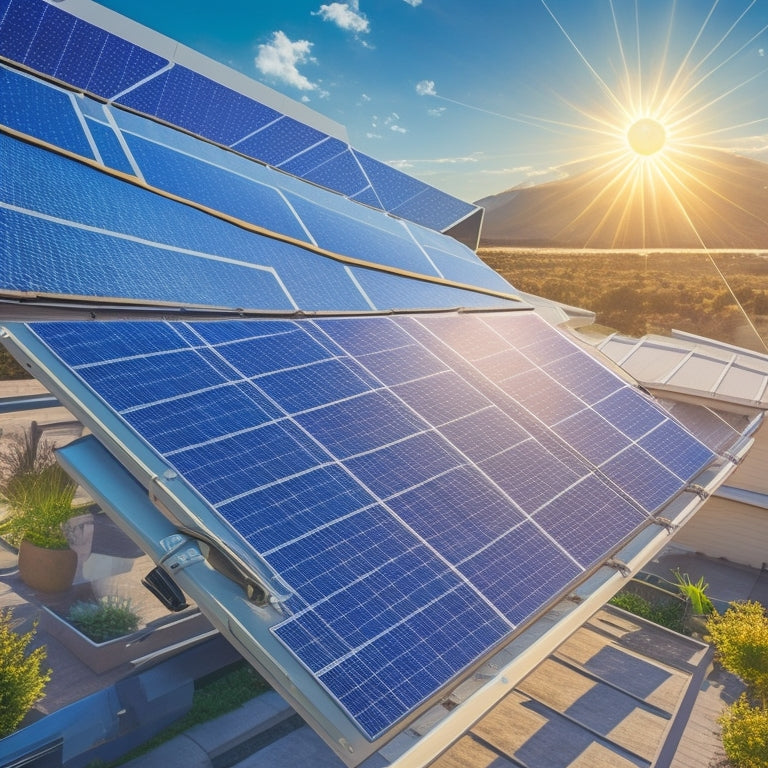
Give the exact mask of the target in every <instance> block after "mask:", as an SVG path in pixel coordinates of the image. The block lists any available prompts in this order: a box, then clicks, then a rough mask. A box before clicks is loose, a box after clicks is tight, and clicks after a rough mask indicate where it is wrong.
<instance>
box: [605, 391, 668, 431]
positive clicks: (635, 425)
mask: <svg viewBox="0 0 768 768" xmlns="http://www.w3.org/2000/svg"><path fill="white" fill-rule="evenodd" d="M634 397H635V394H634V393H633V392H631V391H630V390H629V389H628V388H627V387H623V388H622V389H619V390H617V391H616V392H614V393H613V394H611V395H610V396H608V397H607V398H605V399H604V400H601V401H600V402H598V403H596V404H595V406H594V408H595V410H596V411H597V412H598V413H599V414H600V415H601V416H604V417H605V418H606V419H607V420H608V421H610V422H611V424H613V426H614V427H617V428H618V429H620V430H621V431H622V432H623V433H624V434H625V435H627V436H628V437H630V438H631V439H632V440H638V439H639V438H641V437H642V436H643V435H646V434H648V432H650V431H651V430H652V429H653V428H654V427H656V426H658V425H659V424H661V422H662V421H664V414H663V412H662V411H661V410H660V409H658V408H656V407H655V406H653V405H651V401H650V399H649V400H648V407H647V408H643V409H639V408H634V407H632V406H633V405H634V403H635V400H634V399H633V398H634Z"/></svg>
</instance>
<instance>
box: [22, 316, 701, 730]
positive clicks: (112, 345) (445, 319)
mask: <svg viewBox="0 0 768 768" xmlns="http://www.w3.org/2000/svg"><path fill="white" fill-rule="evenodd" d="M29 328H31V330H32V333H33V334H34V338H37V339H39V340H41V341H42V342H43V344H44V347H42V349H43V350H45V351H44V352H42V353H40V354H43V355H44V356H45V355H48V356H49V357H51V359H46V360H45V364H46V366H49V367H50V366H52V365H53V366H54V367H55V366H56V365H59V366H60V365H62V363H63V365H64V366H66V368H67V369H68V370H70V371H71V372H73V373H74V374H75V375H76V380H74V383H70V384H69V385H67V386H68V388H69V392H68V395H69V398H70V399H72V398H74V402H75V408H77V403H84V402H87V401H88V399H89V398H92V397H94V396H96V397H97V398H98V399H100V400H101V401H103V402H104V403H105V404H106V405H107V406H108V408H109V410H110V412H111V413H113V414H114V416H115V418H116V419H117V420H116V421H114V420H110V419H107V420H106V421H105V420H96V422H95V423H92V424H90V423H89V426H91V428H92V429H93V430H94V431H95V432H96V434H97V435H98V434H101V435H102V437H104V438H108V439H107V442H108V443H109V442H110V441H111V440H113V439H117V440H118V441H119V442H120V443H121V444H123V445H125V444H127V442H128V441H127V440H126V439H125V436H122V437H121V436H120V432H121V431H122V430H125V429H129V430H131V431H132V432H133V433H135V434H137V435H138V436H140V437H141V439H142V440H143V441H144V443H145V445H147V446H149V448H150V449H151V450H152V452H153V453H154V455H155V456H156V457H159V458H161V459H162V461H163V462H164V463H165V464H166V466H168V467H169V468H171V469H172V470H173V471H174V472H177V473H178V474H179V475H180V477H181V478H183V481H184V482H185V483H186V484H187V485H188V486H189V487H190V488H191V489H193V490H194V492H195V494H196V495H197V496H198V497H199V498H200V499H201V500H202V501H203V502H204V504H205V507H204V509H205V513H204V514H202V516H201V514H200V513H199V512H198V513H197V517H198V518H199V520H200V523H199V524H200V525H202V526H203V528H205V527H206V526H207V525H208V526H213V527H216V526H221V525H223V526H224V530H226V531H228V534H227V536H228V537H229V542H228V541H227V540H226V537H225V540H224V541H223V542H222V544H223V546H225V547H226V546H227V545H228V544H229V545H230V546H231V547H232V548H234V549H237V548H242V547H245V549H246V551H248V552H250V553H252V567H253V568H254V571H255V572H256V573H259V571H260V568H263V563H266V564H267V566H268V567H269V568H270V569H271V570H272V572H273V573H275V574H277V575H278V576H279V578H280V579H281V580H282V582H284V583H285V584H286V585H287V588H288V595H289V596H287V597H285V598H284V599H283V600H282V603H281V614H280V615H279V616H278V617H277V618H276V619H275V620H274V622H273V623H272V625H271V632H272V633H273V635H274V636H275V637H276V638H277V639H278V640H279V641H280V643H282V644H283V645H284V646H285V648H286V649H287V650H288V651H289V652H290V653H291V654H292V655H293V657H294V658H295V659H296V661H297V663H299V664H300V665H301V666H302V667H303V668H304V669H305V670H307V671H309V672H310V673H311V675H312V676H313V677H314V679H315V680H316V681H317V682H318V683H319V684H320V685H321V686H322V688H323V689H324V690H325V691H327V693H328V695H329V696H330V697H331V700H332V701H334V702H336V704H337V705H338V706H339V707H340V708H341V710H342V711H343V712H345V713H346V715H347V716H348V717H349V718H350V719H351V721H352V722H353V723H354V724H355V726H356V727H357V728H358V729H359V730H360V732H361V733H363V734H365V736H366V738H367V739H369V740H371V741H373V740H376V739H378V738H380V737H382V736H383V735H385V734H386V733H387V732H389V731H390V730H391V729H392V728H393V727H395V726H396V725H397V724H398V723H399V722H400V721H402V720H403V719H404V718H407V717H409V716H412V713H413V712H414V711H416V710H417V709H418V708H419V707H420V706H422V705H423V704H425V702H428V701H429V700H430V699H431V698H433V697H435V696H436V695H438V694H439V693H440V692H441V691H442V690H444V689H445V687H446V686H448V685H449V684H451V683H452V682H454V681H455V680H456V679H457V677H458V676H459V675H461V674H462V673H466V672H467V671H468V670H470V669H471V668H472V667H473V665H475V664H477V663H478V661H479V660H481V659H483V658H484V657H485V656H487V655H488V654H489V653H490V652H491V651H493V650H494V649H496V648H497V647H498V646H499V645H500V644H501V643H503V642H504V641H505V640H506V639H509V638H510V637H511V636H512V635H513V634H514V633H515V632H516V631H517V630H519V629H520V628H521V627H523V626H525V625H526V624H527V623H528V622H530V621H531V620H532V619H533V618H534V617H535V616H536V615H537V614H538V613H540V612H541V611H542V610H543V609H544V608H545V607H546V606H548V605H549V604H550V603H551V602H552V601H553V600H555V599H556V598H557V597H559V596H561V595H563V594H564V593H565V592H566V591H567V590H568V589H570V588H572V586H573V584H574V583H575V582H577V581H578V580H579V579H582V578H584V577H585V576H586V575H587V574H588V573H589V572H590V571H591V570H592V569H593V568H595V567H596V566H597V565H599V563H600V562H602V561H603V560H604V559H605V558H607V557H608V556H610V555H611V553H612V552H614V551H615V550H616V549H617V548H618V547H619V546H620V545H621V544H622V542H624V541H625V540H627V538H628V537H629V536H631V535H632V534H633V533H634V532H636V531H638V530H639V529H640V528H641V527H643V526H644V525H646V524H647V523H648V521H649V520H650V519H651V513H652V512H655V511H657V510H658V509H661V508H663V507H664V506H665V504H667V503H668V502H669V501H670V499H672V498H673V497H674V496H675V495H676V494H677V493H679V492H680V491H681V490H682V489H683V488H684V487H685V486H686V485H687V484H688V482H689V481H690V480H691V479H692V478H694V477H695V476H696V475H697V474H698V473H699V472H701V471H702V470H703V469H704V468H705V467H706V466H707V465H708V464H709V463H710V462H711V461H712V460H713V459H714V454H712V453H711V452H710V451H709V450H708V449H707V448H705V447H704V446H703V445H702V444H701V443H699V442H698V441H697V440H696V439H695V438H694V437H692V436H691V435H690V434H689V433H687V432H686V431H685V430H684V429H683V428H682V427H680V426H679V425H678V424H677V423H676V422H674V421H673V420H672V419H671V418H670V417H669V415H668V414H666V413H665V412H664V411H663V410H662V409H661V408H660V407H658V406H657V405H656V404H655V403H654V402H653V401H651V400H650V399H648V398H646V397H645V396H643V395H642V394H640V393H638V392H637V391H635V390H633V389H632V388H630V387H629V386H628V385H627V384H625V383H624V382H623V381H622V380H620V379H619V378H617V377H616V376H615V375H613V374H612V373H610V372H609V371H608V370H607V369H601V372H600V373H598V371H596V370H595V369H592V368H591V366H590V365H588V364H585V365H584V367H586V368H588V369H589V370H590V375H591V381H592V383H593V384H594V389H595V391H596V392H597V393H600V395H599V396H598V399H596V401H595V402H592V403H590V402H588V401H587V400H584V399H582V398H581V397H580V396H579V395H578V394H576V393H574V392H571V391H569V390H568V389H567V388H562V387H560V389H561V390H562V394H558V390H555V389H550V390H549V394H550V397H557V398H558V400H559V402H560V405H559V406H558V407H557V409H556V410H557V415H558V416H560V417H561V422H559V423H561V424H568V423H569V422H570V423H571V425H575V426H576V427H577V430H576V432H571V431H569V430H567V429H559V430H558V429H557V427H556V426H555V427H553V426H552V424H551V422H552V418H553V417H552V409H551V403H549V402H548V401H547V402H545V401H541V400H539V399H533V400H531V399H530V397H529V395H528V390H527V388H526V387H525V386H522V385H521V386H520V389H519V390H517V389H516V388H515V386H514V382H515V381H518V382H520V381H521V378H522V376H524V374H519V373H517V375H515V374H516V371H517V368H519V367H520V366H519V365H518V364H519V362H520V361H521V360H522V361H525V362H526V365H527V367H528V368H527V370H528V371H532V372H534V373H536V375H537V376H538V377H539V379H540V380H544V379H546V378H548V377H547V374H546V373H545V371H544V369H543V368H542V367H541V366H540V365H539V364H538V363H537V362H535V360H534V358H537V357H538V356H539V355H538V352H539V350H540V349H541V348H542V347H544V348H546V349H549V350H554V349H556V350H559V351H560V352H561V353H562V357H563V358H564V359H568V360H572V361H573V363H574V365H575V367H576V370H578V369H579V366H578V362H579V361H582V362H583V358H584V357H585V356H586V353H584V352H582V351H581V350H579V349H578V348H577V347H576V346H575V345H573V344H571V342H569V341H567V340H566V339H565V338H564V337H563V336H562V335H561V334H559V333H558V332H557V331H555V330H554V329H552V328H551V327H549V326H548V325H547V324H546V323H545V322H544V321H542V320H539V319H538V318H537V317H535V316H533V315H531V314H530V313H522V314H521V313H519V312H515V313H501V314H499V313H490V314H485V313H475V314H468V315H467V314H463V315H461V314H443V315H429V314H425V315H421V316H416V315H411V316H408V315H404V316H392V317H380V316H379V317H377V316H358V317H351V318H316V319H313V320H310V319H305V320H287V319H286V320H247V321H246V320H242V321H218V322H197V323H178V322H166V323H158V322H109V323H72V322H65V323H33V324H31V325H30V326H29ZM11 331H12V333H13V331H14V329H13V328H11ZM480 339H485V341H486V343H485V344H484V345H482V344H476V343H472V342H473V340H474V341H477V340H480ZM504 352H508V353H510V357H509V359H510V361H516V363H515V365H513V366H510V368H509V370H508V371H507V373H508V374H509V375H508V376H503V374H502V372H501V370H500V367H499V366H494V367H492V368H491V369H490V371H491V372H492V375H491V376H488V375H486V373H485V372H484V371H486V370H488V369H484V368H483V366H482V362H483V360H484V359H486V358H487V357H488V356H491V357H498V356H499V354H501V353H504ZM52 356H55V357H52ZM468 356H469V357H471V358H473V360H469V359H468ZM401 360H402V365H400V361H401ZM59 378H61V377H59ZM558 386H560V385H558ZM619 404H620V405H621V409H620V410H619V412H620V413H627V412H632V413H633V414H634V417H633V419H632V421H631V422H628V421H627V420H626V419H625V420H624V421H623V422H620V423H619V424H618V425H616V426H618V428H616V427H614V426H611V424H610V423H609V422H608V421H606V418H605V414H606V413H611V412H613V409H618V406H619ZM561 411H562V412H561ZM85 412H86V413H87V412H88V409H85ZM86 418H87V416H86ZM585 423H590V424H592V425H595V424H599V425H601V428H600V429H595V428H593V429H592V430H591V431H590V430H586V429H585V430H579V429H578V427H579V425H581V424H585ZM628 424H629V426H627V425H628ZM639 425H642V426H639ZM630 427H631V428H630ZM606 431H610V434H611V439H610V440H608V441H605V440H604V436H605V433H606ZM630 433H631V434H630ZM574 434H580V435H581V436H582V437H583V444H582V443H580V442H579V441H576V440H571V438H572V437H573V435H574ZM657 451H658V453H656V452H657ZM145 481H146V479H145ZM206 520H207V521H208V522H207V523H206ZM217 530H218V529H217Z"/></svg>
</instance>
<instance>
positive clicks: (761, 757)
mask: <svg viewBox="0 0 768 768" xmlns="http://www.w3.org/2000/svg"><path fill="white" fill-rule="evenodd" d="M719 722H720V725H721V726H722V729H723V748H724V749H725V754H726V756H727V757H728V759H729V760H730V762H731V765H733V766H734V768H765V766H766V765H768V710H766V709H763V708H762V707H753V706H752V705H751V704H750V703H749V700H748V699H747V697H746V696H745V695H743V694H742V696H741V698H739V699H738V700H737V701H736V702H735V703H733V704H732V705H731V706H730V707H728V709H726V710H725V712H724V713H723V714H722V715H721V716H720V720H719Z"/></svg>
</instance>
